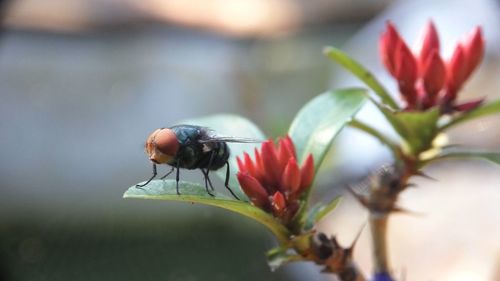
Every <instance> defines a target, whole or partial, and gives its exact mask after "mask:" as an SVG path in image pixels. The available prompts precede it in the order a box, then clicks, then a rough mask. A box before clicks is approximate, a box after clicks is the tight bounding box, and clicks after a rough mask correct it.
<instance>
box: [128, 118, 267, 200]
mask: <svg viewBox="0 0 500 281" xmlns="http://www.w3.org/2000/svg"><path fill="white" fill-rule="evenodd" d="M227 142H239V143H251V142H260V141H258V140H253V139H246V138H234V137H222V136H217V135H216V134H215V132H214V131H212V130H210V129H209V128H206V127H201V126H194V125H176V126H172V127H169V128H160V129H156V130H155V131H154V132H153V133H151V135H149V137H148V139H147V140H146V144H145V150H146V154H147V155H148V156H149V160H151V162H153V176H152V177H151V178H150V179H149V180H148V181H146V182H145V183H144V184H140V185H139V184H138V185H136V187H139V188H140V187H143V186H146V185H147V184H148V183H149V182H151V181H152V180H153V179H154V178H155V177H156V176H157V169H156V165H158V164H167V165H170V166H171V167H172V168H171V169H170V171H169V172H168V173H167V174H165V175H164V176H162V177H161V178H160V179H164V178H166V177H167V176H168V175H170V174H171V173H172V172H173V171H174V170H176V176H175V180H176V191H177V194H180V192H179V170H180V168H183V169H188V170H194V169H200V170H201V172H202V173H203V177H204V179H205V189H206V190H207V193H208V194H209V195H211V196H214V194H213V193H212V192H211V191H210V190H212V191H213V190H214V187H213V185H212V181H211V180H210V177H209V175H208V174H209V173H210V171H215V170H218V169H220V168H222V167H223V166H224V165H226V178H225V181H224V186H225V187H226V188H227V189H228V190H229V192H231V194H232V195H233V196H234V198H236V199H238V200H239V198H238V197H237V196H236V194H234V192H233V191H232V190H231V188H230V187H229V173H230V172H229V162H228V159H229V155H230V150H229V147H228V145H227ZM209 187H210V188H209Z"/></svg>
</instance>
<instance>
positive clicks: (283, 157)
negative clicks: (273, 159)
mask: <svg viewBox="0 0 500 281" xmlns="http://www.w3.org/2000/svg"><path fill="white" fill-rule="evenodd" d="M278 158H279V161H280V165H281V166H282V167H285V165H286V164H287V163H288V160H289V159H290V158H295V152H294V148H293V144H291V140H290V137H288V136H287V138H283V139H280V140H279V142H278Z"/></svg>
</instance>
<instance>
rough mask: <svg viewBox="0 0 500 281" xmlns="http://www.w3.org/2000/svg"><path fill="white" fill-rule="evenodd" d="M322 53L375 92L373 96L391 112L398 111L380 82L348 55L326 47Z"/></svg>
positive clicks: (397, 107)
mask: <svg viewBox="0 0 500 281" xmlns="http://www.w3.org/2000/svg"><path fill="white" fill-rule="evenodd" d="M323 53H324V54H325V55H326V56H327V57H328V58H329V59H331V60H333V61H335V62H337V63H338V64H340V65H341V66H343V67H344V68H345V69H347V70H348V71H350V72H351V73H352V74H354V75H355V76H356V77H358V78H359V79H360V80H361V81H363V82H364V83H365V84H366V85H367V86H368V87H369V88H370V89H372V90H373V91H374V92H375V94H377V95H378V96H379V97H380V99H381V101H382V103H383V104H385V105H387V106H389V107H390V108H391V109H393V110H398V109H399V106H398V105H397V103H396V102H395V101H394V99H393V98H392V97H391V96H390V95H389V94H388V93H387V91H386V90H385V88H384V87H383V86H382V84H380V82H379V81H378V80H377V79H376V78H375V77H374V76H373V74H372V73H371V72H370V71H368V70H367V69H366V68H365V67H364V66H363V65H361V64H360V63H359V62H357V61H356V60H355V59H353V58H351V57H350V56H349V55H348V54H346V53H344V52H343V51H341V50H339V49H337V48H334V47H326V48H325V49H324V50H323Z"/></svg>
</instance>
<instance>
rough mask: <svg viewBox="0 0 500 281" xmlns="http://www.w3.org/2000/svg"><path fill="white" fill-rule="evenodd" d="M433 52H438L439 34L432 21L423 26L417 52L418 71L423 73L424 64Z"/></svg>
mask: <svg viewBox="0 0 500 281" xmlns="http://www.w3.org/2000/svg"><path fill="white" fill-rule="evenodd" d="M433 52H436V53H438V54H439V36H438V33H437V31H436V27H435V26H434V23H433V22H432V21H429V22H428V23H427V25H426V26H425V30H424V36H423V39H422V46H421V48H420V53H419V65H420V71H421V72H422V73H423V71H424V69H425V64H426V62H427V60H428V59H429V56H430V55H432V53H433Z"/></svg>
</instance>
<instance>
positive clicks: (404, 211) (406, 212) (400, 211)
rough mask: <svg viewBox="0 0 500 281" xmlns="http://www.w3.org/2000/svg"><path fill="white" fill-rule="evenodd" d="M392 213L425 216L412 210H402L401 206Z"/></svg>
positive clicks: (396, 207)
mask: <svg viewBox="0 0 500 281" xmlns="http://www.w3.org/2000/svg"><path fill="white" fill-rule="evenodd" d="M391 212H393V213H402V214H405V215H411V216H418V217H423V216H425V214H424V213H420V212H415V211H411V210H408V209H405V208H402V207H399V206H394V207H392V209H391Z"/></svg>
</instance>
